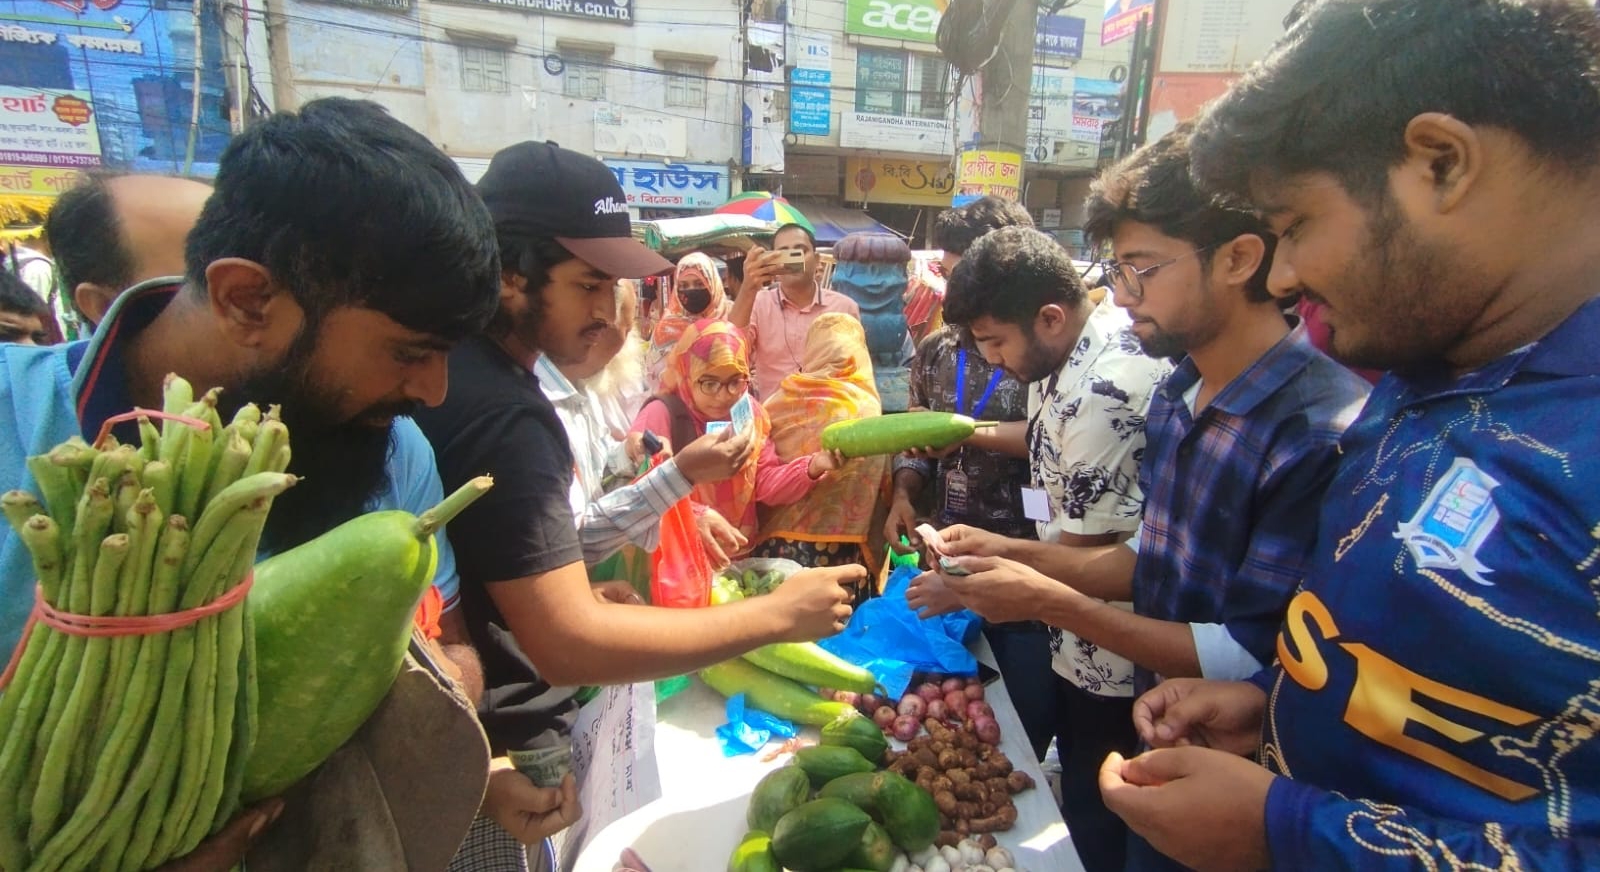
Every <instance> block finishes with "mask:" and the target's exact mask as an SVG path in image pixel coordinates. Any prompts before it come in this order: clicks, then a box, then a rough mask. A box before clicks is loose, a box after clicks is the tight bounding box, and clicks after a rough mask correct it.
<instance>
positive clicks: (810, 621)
mask: <svg viewBox="0 0 1600 872" xmlns="http://www.w3.org/2000/svg"><path fill="white" fill-rule="evenodd" d="M478 193H479V194H480V195H481V196H482V197H483V200H484V203H485V204H487V205H488V207H489V212H490V214H491V216H492V217H493V219H494V223H495V234H496V237H497V241H498V244H499V248H500V259H501V269H502V272H501V283H500V307H499V311H498V312H497V313H496V315H495V318H494V320H493V321H492V322H491V323H490V325H489V328H488V330H487V332H486V333H485V334H484V335H483V336H479V337H475V338H473V339H469V340H467V341H465V342H463V343H461V345H459V346H458V347H457V348H456V350H455V351H454V352H452V354H451V357H450V372H451V376H452V384H451V390H450V393H449V395H448V396H447V398H446V399H445V402H444V403H443V404H442V405H440V406H439V407H437V408H434V409H429V410H426V411H425V413H423V414H420V415H418V417H417V423H418V424H420V425H421V426H422V429H423V431H424V432H425V433H426V434H427V436H428V439H429V440H430V441H431V442H432V443H433V446H434V451H435V453H436V454H437V456H438V460H439V471H440V475H441V476H442V477H443V479H444V481H445V485H446V487H453V486H455V485H456V484H459V483H461V482H464V481H466V480H467V479H468V478H470V477H472V476H476V475H482V474H485V473H487V474H490V475H493V476H494V479H495V487H494V489H493V490H492V491H490V492H489V493H488V494H487V495H486V496H485V497H484V498H483V499H481V500H479V501H478V502H477V503H475V504H474V505H473V506H472V507H471V508H469V509H468V510H467V511H466V512H465V513H463V514H462V516H461V517H459V518H457V519H456V520H455V521H454V522H452V523H451V525H450V530H449V534H450V541H451V543H452V544H453V545H454V546H455V549H456V553H457V565H458V569H459V571H460V575H461V579H462V592H461V602H462V608H461V609H460V611H461V612H462V613H464V614H463V617H464V621H462V622H457V625H456V626H454V627H450V626H446V627H445V628H444V629H445V633H446V637H445V639H446V641H450V640H451V639H452V634H456V635H455V636H454V638H456V639H463V638H465V637H466V636H470V638H471V641H472V642H473V643H474V644H475V645H476V646H477V648H478V651H479V653H480V655H481V657H482V659H483V667H484V673H485V676H484V677H485V682H484V683H485V687H486V691H485V693H484V698H483V703H482V705H481V706H480V711H479V714H480V717H481V719H482V721H483V725H484V729H485V731H486V732H487V733H488V735H489V742H490V745H491V747H492V748H493V750H494V752H495V753H496V754H497V755H503V754H507V753H508V752H509V753H513V756H524V757H525V756H536V755H539V754H540V753H541V752H543V751H545V750H547V749H559V748H560V747H562V746H563V745H565V744H566V743H567V742H568V733H569V731H570V729H571V726H572V722H573V719H574V716H575V714H576V711H577V703H576V702H575V700H574V699H573V694H574V689H575V688H576V687H578V686H580V685H591V684H623V683H629V682H636V681H647V680H650V679H655V678H662V677H666V676H672V675H681V674H684V673H686V672H690V671H692V670H695V669H698V668H700V667H702V666H705V665H708V664H711V663H715V662H719V661H721V660H725V659H727V658H730V657H734V656H737V655H738V654H740V653H742V652H744V651H747V650H750V649H752V648H755V647H759V646H760V645H764V644H767V643H769V642H776V641H799V640H811V639H816V638H820V637H822V636H826V635H829V634H831V633H834V632H836V631H837V630H839V629H841V628H842V627H843V624H844V622H845V620H847V619H848V618H849V615H850V607H849V605H848V601H849V591H848V589H847V587H846V585H850V586H853V585H854V584H855V583H856V582H857V581H859V580H860V579H862V578H864V577H865V575H866V570H865V569H863V568H861V567H859V566H855V567H839V568H831V569H816V570H809V571H806V572H802V573H799V574H797V575H795V576H794V577H793V578H791V579H790V580H789V581H788V582H787V583H785V584H784V585H783V586H782V587H781V588H779V589H778V590H777V591H776V592H775V593H773V594H772V595H771V596H767V597H762V598H761V599H760V600H751V601H746V602H739V603H732V604H729V605H726V606H721V607H719V608H715V609H687V610H669V609H655V608H648V607H642V606H636V605H623V604H615V603H602V602H600V601H599V600H598V599H596V597H595V595H594V594H593V593H592V592H591V590H590V587H589V579H588V574H587V572H586V571H585V569H584V563H583V551H582V548H581V546H580V543H579V540H578V535H577V530H576V525H575V524H574V521H573V517H572V509H571V505H570V503H569V502H568V498H567V494H568V489H569V487H570V483H571V478H572V467H573V457H572V451H571V448H570V447H569V445H568V442H567V436H566V431H565V429H564V428H563V427H562V424H561V421H560V419H559V418H557V417H556V413H555V409H554V408H553V407H552V406H551V404H550V401H549V400H548V399H546V398H545V396H544V394H543V393H542V392H541V391H540V390H539V386H538V380H537V379H536V378H535V377H534V375H533V372H532V370H533V366H534V361H535V359H536V358H537V357H538V355H539V354H540V353H541V352H542V353H544V354H546V355H548V356H549V357H550V359H551V361H552V362H554V363H556V364H557V365H565V364H572V363H577V362H580V361H582V360H583V358H584V356H585V354H586V353H587V351H588V350H589V348H590V347H591V346H593V345H594V344H595V342H596V340H597V339H598V338H599V336H600V333H601V331H602V330H604V329H605V327H606V326H607V324H608V323H609V321H610V319H611V318H613V317H615V315H614V312H615V308H614V307H615V298H614V296H613V289H614V287H615V285H616V283H617V280H618V279H619V278H638V277H641V276H648V275H653V274H656V273H659V272H663V271H665V270H667V269H670V268H671V264H670V263H669V262H668V261H666V260H665V259H663V258H662V257H660V256H659V255H657V254H656V253H654V252H652V251H650V250H649V249H647V248H645V247H644V246H643V245H641V244H639V243H638V242H636V241H634V239H633V235H632V227H631V224H630V221H629V218H628V211H627V199H626V197H625V195H624V194H623V192H622V188H621V186H620V185H619V184H618V183H617V180H616V176H615V175H613V174H612V172H611V171H610V170H609V169H607V168H606V167H605V165H604V164H602V163H600V162H599V161H597V160H595V159H593V158H590V157H586V156H584V155H581V154H578V153H577V152H573V151H569V150H567V149H563V148H560V147H557V146H555V145H554V144H547V143H535V142H524V143H520V144H518V145H514V146H511V147H510V148H507V149H505V150H503V151H501V152H500V153H499V154H497V155H495V157H494V159H493V160H492V161H491V162H490V164H489V169H488V172H486V173H485V174H484V177H483V179H482V181H480V182H479V183H478ZM702 438H705V439H710V440H713V442H714V443H715V444H716V445H718V446H720V448H721V449H722V451H723V456H724V457H725V468H724V469H723V470H721V471H720V474H721V476H722V477H726V476H728V475H731V474H732V473H733V471H734V470H736V469H738V468H739V467H740V466H741V465H742V464H743V463H744V461H745V459H746V457H747V455H748V453H749V451H750V442H749V439H748V438H747V437H744V436H740V435H736V434H734V433H733V432H732V431H731V430H728V431H724V432H723V434H722V435H721V436H720V438H719V437H702ZM663 469H667V470H668V472H667V473H665V474H662V480H663V498H665V499H667V500H668V505H670V504H671V502H673V501H676V500H679V499H682V498H683V497H685V496H687V495H688V494H689V491H690V489H691V482H690V480H689V478H688V477H687V476H685V475H684V474H683V473H682V472H681V471H679V470H678V469H676V468H675V466H673V465H671V464H668V465H666V466H664V467H663ZM527 835H530V836H532V835H542V834H538V833H528V834H527ZM524 840H525V841H526V840H527V839H524Z"/></svg>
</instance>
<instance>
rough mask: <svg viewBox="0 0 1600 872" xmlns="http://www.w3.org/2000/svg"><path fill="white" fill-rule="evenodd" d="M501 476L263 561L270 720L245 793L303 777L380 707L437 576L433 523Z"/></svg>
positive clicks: (259, 635) (261, 707) (259, 570)
mask: <svg viewBox="0 0 1600 872" xmlns="http://www.w3.org/2000/svg"><path fill="white" fill-rule="evenodd" d="M492 484H493V482H492V480H491V479H490V478H489V477H487V476H481V477H479V478H475V479H473V480H472V481H469V482H467V483H466V484H465V485H463V486H462V487H461V488H460V489H458V490H457V491H456V492H455V493H453V494H451V495H450V496H449V497H446V498H445V500H444V501H443V502H441V503H440V504H439V505H437V506H434V507H433V508H432V509H429V510H428V511H426V512H423V513H422V516H421V517H417V516H415V515H412V514H411V513H410V512H404V511H381V512H372V513H369V514H366V515H362V516H360V517H358V518H353V519H351V520H349V521H346V522H345V523H343V524H340V525H339V526H338V527H335V528H334V529H332V530H329V531H328V532H327V533H324V534H323V535H321V536H318V537H317V538H315V539H313V540H311V541H310V542H307V543H305V544H303V545H301V546H299V547H297V548H292V549H290V550H288V551H285V552H283V553H281V554H277V555H274V556H272V557H270V558H268V559H267V560H265V561H263V562H261V563H260V564H258V565H257V566H256V568H255V586H254V587H253V588H251V590H250V596H249V599H248V600H247V606H248V608H249V610H250V618H251V620H252V622H253V623H254V624H255V638H256V676H257V686H258V692H259V697H258V700H259V701H258V712H259V722H258V725H257V733H256V742H255V748H254V750H253V751H252V753H251V755H250V761H249V763H248V764H247V766H246V768H245V776H244V785H243V790H242V798H243V800H244V802H246V803H251V802H255V801H258V800H261V799H265V798H267V797H271V796H276V795H278V794H280V793H282V792H283V791H285V790H287V789H288V788H289V787H291V786H293V785H294V783H295V782H297V781H299V780H300V779H301V778H304V777H305V776H306V775H307V774H309V773H310V772H311V771H312V770H313V769H315V768H316V767H317V766H319V765H320V764H321V763H322V761H324V760H326V759H327V758H328V757H329V756H331V755H332V754H333V752H334V751H336V750H338V749H339V746H341V745H343V744H344V743H345V742H346V741H348V740H349V739H350V737H351V736H353V735H355V732H356V730H358V729H360V727H361V725H362V724H363V723H365V722H366V720H367V718H368V717H370V716H371V715H372V713H373V711H375V710H376V709H377V707H378V704H379V703H380V702H382V701H383V698H384V697H385V696H386V695H387V694H388V693H389V688H390V686H391V685H392V684H393V683H394V678H395V676H396V675H397V674H398V673H399V671H400V666H401V664H402V663H403V662H404V660H405V655H406V649H407V647H408V646H409V645H410V641H411V631H412V626H413V620H414V615H415V613H416V609H417V603H418V602H420V601H421V599H422V595H423V594H424V593H426V592H427V589H428V586H429V585H430V584H431V583H432V582H433V575H434V571H435V568H436V567H437V565H438V560H439V554H438V549H437V547H436V545H435V544H434V533H436V532H437V531H438V530H439V529H440V528H441V527H443V526H444V525H445V523H446V522H448V521H449V520H450V519H451V518H453V517H455V516H456V515H457V514H459V513H460V512H461V511H462V510H463V509H465V508H466V507H467V506H468V505H471V503H472V501H473V500H476V499H477V498H478V497H480V496H482V495H483V494H484V493H485V492H486V491H488V489H489V488H490V486H491V485H492Z"/></svg>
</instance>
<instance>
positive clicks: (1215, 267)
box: [1211, 233, 1267, 288]
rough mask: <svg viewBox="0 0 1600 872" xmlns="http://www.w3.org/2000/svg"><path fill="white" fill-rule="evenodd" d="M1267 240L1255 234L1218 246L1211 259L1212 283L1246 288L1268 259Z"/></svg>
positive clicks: (1240, 236) (1241, 236) (1247, 234)
mask: <svg viewBox="0 0 1600 872" xmlns="http://www.w3.org/2000/svg"><path fill="white" fill-rule="evenodd" d="M1266 256H1267V243H1266V240H1264V239H1262V238H1261V237H1259V236H1257V235H1255V234H1254V233H1245V234H1241V235H1239V236H1236V237H1234V238H1233V240H1232V241H1229V242H1225V243H1223V244H1222V245H1221V246H1218V248H1217V251H1216V254H1215V255H1213V256H1212V258H1211V278H1212V281H1215V282H1219V283H1221V284H1224V285H1229V286H1234V287H1241V288H1242V287H1244V286H1245V285H1247V284H1249V283H1250V279H1251V278H1253V277H1254V276H1255V274H1256V271H1257V270H1259V269H1260V268H1261V261H1263V260H1264V259H1266Z"/></svg>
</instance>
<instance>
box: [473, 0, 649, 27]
mask: <svg viewBox="0 0 1600 872" xmlns="http://www.w3.org/2000/svg"><path fill="white" fill-rule="evenodd" d="M444 2H447V3H453V4H456V5H458V6H487V7H490V8H492V9H509V10H511V11H513V12H526V13H528V14H530V15H559V16H561V17H562V18H584V19H587V20H589V21H599V22H606V23H609V24H627V25H632V24H633V2H632V0H444Z"/></svg>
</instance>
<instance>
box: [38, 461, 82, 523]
mask: <svg viewBox="0 0 1600 872" xmlns="http://www.w3.org/2000/svg"><path fill="white" fill-rule="evenodd" d="M28 472H30V473H32V474H33V483H34V484H36V485H38V486H39V493H40V494H41V495H42V496H43V497H44V504H45V506H46V507H47V508H48V509H49V510H50V517H52V518H55V519H56V523H57V524H59V525H61V533H62V535H63V536H65V537H66V538H67V539H68V540H69V541H70V540H71V538H72V532H73V529H74V527H75V524H76V520H77V515H76V512H75V511H74V507H76V506H77V504H78V488H77V486H76V485H74V484H73V481H72V473H71V472H69V471H68V470H67V468H66V467H64V466H57V465H55V464H54V463H51V462H50V461H49V460H48V459H46V458H43V457H38V456H34V457H30V458H28Z"/></svg>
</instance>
